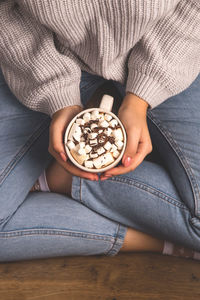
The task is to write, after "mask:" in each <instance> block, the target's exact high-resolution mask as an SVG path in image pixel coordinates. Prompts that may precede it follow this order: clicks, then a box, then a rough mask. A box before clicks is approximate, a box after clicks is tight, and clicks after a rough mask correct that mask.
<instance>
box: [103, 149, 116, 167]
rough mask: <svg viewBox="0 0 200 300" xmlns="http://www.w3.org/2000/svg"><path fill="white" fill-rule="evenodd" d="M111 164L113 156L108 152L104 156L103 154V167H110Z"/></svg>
mask: <svg viewBox="0 0 200 300" xmlns="http://www.w3.org/2000/svg"><path fill="white" fill-rule="evenodd" d="M113 162H114V158H113V156H112V154H111V153H110V152H107V153H106V154H104V162H103V164H104V165H105V166H107V165H110V164H111V163H113Z"/></svg>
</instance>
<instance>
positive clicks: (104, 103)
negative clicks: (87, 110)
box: [99, 95, 114, 112]
mask: <svg viewBox="0 0 200 300" xmlns="http://www.w3.org/2000/svg"><path fill="white" fill-rule="evenodd" d="M113 102H114V98H113V97H112V96H110V95H103V97H102V99H101V102H100V105H99V108H102V109H103V110H105V111H108V112H109V111H112V107H113Z"/></svg>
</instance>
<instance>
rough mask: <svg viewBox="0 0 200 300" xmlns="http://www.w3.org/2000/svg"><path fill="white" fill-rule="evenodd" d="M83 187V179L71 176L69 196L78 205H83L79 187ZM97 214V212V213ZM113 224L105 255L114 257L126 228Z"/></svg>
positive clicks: (122, 241)
mask: <svg viewBox="0 0 200 300" xmlns="http://www.w3.org/2000/svg"><path fill="white" fill-rule="evenodd" d="M83 185H84V179H83V178H80V177H77V176H73V177H72V189H71V196H72V198H73V199H75V200H77V201H79V202H80V203H82V204H83V205H85V204H84V202H83V201H82V198H81V196H82V195H81V193H82V192H81V187H82V186H83ZM97 213H98V212H97ZM102 218H106V217H104V216H102ZM113 223H115V224H116V231H115V234H114V236H113V233H112V234H111V236H112V241H113V242H112V243H113V244H112V247H111V248H110V249H109V251H107V252H106V253H104V254H106V255H107V256H114V255H116V254H117V253H118V252H119V251H120V249H121V247H122V245H123V243H124V238H125V235H126V232H127V227H126V226H124V225H122V224H120V223H117V222H116V221H113Z"/></svg>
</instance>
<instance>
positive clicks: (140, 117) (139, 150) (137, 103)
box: [101, 93, 152, 180]
mask: <svg viewBox="0 0 200 300" xmlns="http://www.w3.org/2000/svg"><path fill="white" fill-rule="evenodd" d="M147 108H148V103H147V102H146V101H144V100H143V99H141V98H139V97H137V96H136V95H134V94H132V93H127V94H126V96H125V98H124V100H123V102H122V105H121V106H120V109H119V112H118V117H119V119H120V120H121V122H122V123H123V125H124V127H125V130H126V133H127V146H126V150H125V153H124V155H123V158H122V165H120V166H118V167H115V168H112V169H110V170H108V171H106V172H105V173H104V174H102V176H101V179H102V180H104V179H106V178H109V177H111V176H114V175H119V174H125V173H127V172H130V171H133V170H134V169H135V168H136V167H137V166H138V165H139V164H140V163H141V162H142V161H143V159H144V158H145V156H146V155H147V154H149V153H150V152H151V151H152V143H151V138H150V135H149V130H148V126H147V121H146V114H147Z"/></svg>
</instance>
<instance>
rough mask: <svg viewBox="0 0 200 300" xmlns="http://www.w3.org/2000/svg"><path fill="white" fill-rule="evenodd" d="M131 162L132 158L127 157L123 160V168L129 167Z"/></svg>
mask: <svg viewBox="0 0 200 300" xmlns="http://www.w3.org/2000/svg"><path fill="white" fill-rule="evenodd" d="M131 162H132V158H131V157H130V156H127V157H126V158H125V160H124V167H129V166H130V164H131Z"/></svg>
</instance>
